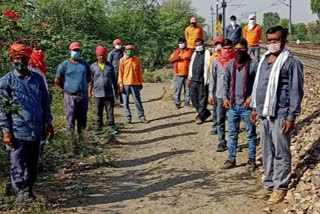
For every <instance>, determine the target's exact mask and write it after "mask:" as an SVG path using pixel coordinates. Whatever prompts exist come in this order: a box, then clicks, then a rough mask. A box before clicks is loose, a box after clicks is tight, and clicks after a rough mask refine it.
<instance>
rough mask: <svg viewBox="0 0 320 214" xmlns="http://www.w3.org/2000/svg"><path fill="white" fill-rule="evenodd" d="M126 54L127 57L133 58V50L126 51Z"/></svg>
mask: <svg viewBox="0 0 320 214" xmlns="http://www.w3.org/2000/svg"><path fill="white" fill-rule="evenodd" d="M126 54H127V56H128V57H133V55H134V53H133V50H127V52H126Z"/></svg>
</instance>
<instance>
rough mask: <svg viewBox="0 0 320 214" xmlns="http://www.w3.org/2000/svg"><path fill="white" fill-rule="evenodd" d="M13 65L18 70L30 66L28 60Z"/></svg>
mask: <svg viewBox="0 0 320 214" xmlns="http://www.w3.org/2000/svg"><path fill="white" fill-rule="evenodd" d="M13 66H14V68H15V69H16V70H17V71H21V70H26V69H27V68H28V63H27V62H21V63H14V64H13Z"/></svg>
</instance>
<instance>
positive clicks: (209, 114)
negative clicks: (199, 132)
mask: <svg viewBox="0 0 320 214" xmlns="http://www.w3.org/2000/svg"><path fill="white" fill-rule="evenodd" d="M210 116H211V112H210V111H209V110H207V112H206V114H205V115H204V118H203V122H205V121H206V120H207V119H208V118H209V117H210Z"/></svg>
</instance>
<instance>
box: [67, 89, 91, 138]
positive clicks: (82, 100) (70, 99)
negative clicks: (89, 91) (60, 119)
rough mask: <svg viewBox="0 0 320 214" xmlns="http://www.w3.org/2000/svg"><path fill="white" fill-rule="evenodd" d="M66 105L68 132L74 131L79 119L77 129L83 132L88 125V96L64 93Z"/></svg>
mask: <svg viewBox="0 0 320 214" xmlns="http://www.w3.org/2000/svg"><path fill="white" fill-rule="evenodd" d="M64 107H65V112H66V116H67V132H68V133H69V134H71V133H73V131H74V127H75V123H76V121H77V131H78V133H81V131H82V130H83V129H85V128H86V126H87V112H88V96H73V95H69V94H66V93H65V94H64Z"/></svg>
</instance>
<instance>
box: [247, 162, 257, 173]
mask: <svg viewBox="0 0 320 214" xmlns="http://www.w3.org/2000/svg"><path fill="white" fill-rule="evenodd" d="M246 168H247V169H248V171H249V172H253V171H254V170H255V169H256V161H255V160H248V162H247V165H246Z"/></svg>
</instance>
